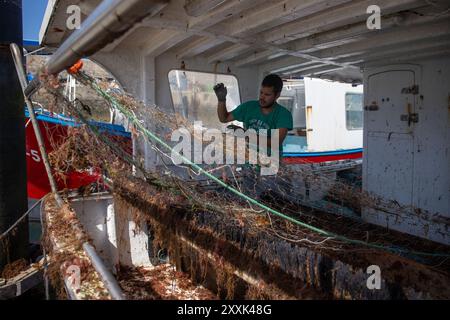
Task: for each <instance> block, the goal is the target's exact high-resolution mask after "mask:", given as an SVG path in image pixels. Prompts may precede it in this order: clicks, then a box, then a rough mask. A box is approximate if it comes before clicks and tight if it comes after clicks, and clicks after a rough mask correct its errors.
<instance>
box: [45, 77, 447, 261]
mask: <svg viewBox="0 0 450 320" xmlns="http://www.w3.org/2000/svg"><path fill="white" fill-rule="evenodd" d="M73 76H74V77H75V78H76V79H77V81H78V83H79V85H82V86H84V87H85V88H86V89H87V90H90V91H91V93H92V95H97V96H98V97H100V98H102V99H103V100H104V102H105V103H106V105H107V106H108V108H109V110H108V112H110V113H111V115H113V117H114V118H115V119H117V118H120V119H121V124H122V125H124V126H125V128H126V129H127V130H128V131H129V132H131V137H132V139H125V138H124V137H117V136H115V135H114V134H111V133H110V132H108V131H107V130H105V128H104V127H102V126H101V125H99V124H98V123H94V122H93V121H92V119H91V115H92V110H94V109H96V106H95V105H92V104H89V103H87V102H86V101H82V100H80V99H71V100H69V99H68V98H67V97H66V96H65V95H64V92H63V91H64V90H63V86H62V85H61V84H60V83H59V82H58V79H57V78H53V77H45V76H43V77H42V78H43V80H44V83H45V85H44V87H43V88H42V89H41V91H42V93H43V94H47V95H48V105H47V106H46V108H47V109H49V110H50V111H55V112H59V110H61V108H62V107H63V106H64V110H65V112H66V114H67V115H68V116H70V117H72V118H74V119H76V120H77V122H78V123H80V124H81V125H79V126H75V127H72V128H69V131H68V136H67V137H66V138H65V139H63V140H59V141H56V139H55V140H54V141H52V147H53V152H52V153H51V154H50V160H51V162H52V166H53V170H54V172H55V174H56V175H58V176H60V177H61V178H62V179H64V177H65V175H67V173H68V172H70V171H73V170H76V171H86V170H91V171H95V172H97V173H100V174H101V175H102V176H103V177H105V179H104V180H105V181H113V182H114V183H129V180H127V179H126V177H131V176H133V177H139V178H140V179H142V180H143V181H145V182H146V183H148V184H151V185H153V186H155V187H156V188H158V189H159V190H161V192H162V193H164V194H165V195H167V196H168V197H171V198H172V199H180V201H179V203H180V204H181V203H183V206H184V207H185V209H186V210H192V211H193V212H195V211H203V212H204V211H208V212H213V213H214V214H216V215H220V216H221V217H223V220H224V221H227V223H230V224H233V225H237V226H246V227H250V228H252V229H254V231H255V232H267V233H270V234H273V235H275V236H277V237H279V238H281V239H284V240H286V241H289V242H292V243H298V244H301V245H302V246H309V247H314V248H315V249H316V250H323V251H326V252H329V253H334V254H337V253H339V252H345V253H349V252H350V253H351V252H365V251H373V250H384V251H389V252H392V253H395V254H399V255H403V256H407V257H411V258H414V259H416V260H420V261H421V262H424V263H427V264H431V265H439V266H445V265H447V260H448V258H449V257H450V250H449V249H448V247H446V246H444V245H438V244H436V243H433V242H429V241H425V240H419V239H418V238H415V237H411V236H407V235H404V234H400V233H397V232H395V231H387V230H386V229H384V228H380V227H376V226H373V225H369V224H367V223H364V222H363V221H362V219H361V208H365V209H364V210H366V212H369V214H370V212H377V211H385V212H389V213H390V214H392V215H394V216H397V217H398V218H399V219H403V217H405V216H423V215H428V216H429V217H434V216H435V214H434V213H430V212H424V211H423V210H420V209H417V208H414V207H411V206H402V205H400V204H399V203H397V202H395V201H391V200H390V199H382V198H380V197H378V196H376V195H372V194H369V193H367V192H364V191H363V190H362V188H361V184H360V175H358V172H357V169H356V171H353V172H352V171H345V172H347V173H348V172H350V174H347V175H343V174H341V173H336V171H333V170H330V166H321V165H317V164H314V163H307V162H303V163H301V164H296V165H291V164H285V163H283V160H282V159H281V160H280V161H279V162H277V164H276V170H275V174H274V173H273V172H272V174H263V171H264V170H266V169H268V168H271V166H272V165H273V162H271V159H272V158H271V155H267V154H265V153H264V152H256V153H255V152H254V151H255V144H254V143H252V140H251V139H252V138H251V137H247V138H245V137H244V136H243V135H242V134H243V132H242V131H235V130H234V129H228V130H226V131H221V132H218V130H215V131H211V130H208V128H205V127H202V126H199V125H198V124H197V123H192V122H190V121H189V120H188V119H186V118H183V117H182V116H181V115H179V114H177V113H175V112H174V111H173V110H169V109H167V108H162V107H158V106H155V105H145V104H144V103H143V102H141V101H138V100H136V99H135V98H133V96H131V95H130V94H127V93H126V92H124V91H122V90H121V89H119V88H117V86H115V87H114V88H112V87H111V85H110V83H109V82H108V81H102V80H99V79H94V78H92V77H91V76H89V75H88V74H86V73H85V72H83V71H81V72H78V73H77V74H75V75H73ZM212 107H215V106H212ZM50 136H51V135H50ZM180 141H184V142H185V143H184V144H183V146H184V148H181V147H180V145H181V144H180ZM186 141H188V142H186ZM255 154H256V162H252V161H250V160H252V157H254V156H255ZM205 155H206V156H205ZM196 157H199V158H200V160H201V161H196V160H198V158H196ZM205 159H206V160H205ZM242 159H244V160H242ZM253 160H255V159H254V158H253ZM278 164H279V165H278ZM127 181H128V182H127Z"/></svg>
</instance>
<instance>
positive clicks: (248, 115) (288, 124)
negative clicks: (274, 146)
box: [231, 100, 293, 134]
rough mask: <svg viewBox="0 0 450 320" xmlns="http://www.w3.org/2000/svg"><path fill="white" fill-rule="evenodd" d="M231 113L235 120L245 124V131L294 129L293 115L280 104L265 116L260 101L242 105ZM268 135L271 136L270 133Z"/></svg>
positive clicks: (276, 104)
mask: <svg viewBox="0 0 450 320" xmlns="http://www.w3.org/2000/svg"><path fill="white" fill-rule="evenodd" d="M231 113H232V114H233V117H234V120H237V121H241V122H243V123H244V129H245V130H248V129H254V130H256V131H257V132H258V131H259V129H267V130H271V129H281V128H287V129H288V130H292V129H293V120H292V114H291V113H290V112H289V110H288V109H286V108H285V107H283V106H282V105H279V104H278V103H275V105H274V108H273V110H272V112H271V113H269V114H263V113H262V112H261V106H260V105H259V101H256V100H253V101H248V102H245V103H243V104H241V105H240V106H238V107H237V108H236V109H234V110H233V111H232V112H231ZM268 133H269V134H270V131H268Z"/></svg>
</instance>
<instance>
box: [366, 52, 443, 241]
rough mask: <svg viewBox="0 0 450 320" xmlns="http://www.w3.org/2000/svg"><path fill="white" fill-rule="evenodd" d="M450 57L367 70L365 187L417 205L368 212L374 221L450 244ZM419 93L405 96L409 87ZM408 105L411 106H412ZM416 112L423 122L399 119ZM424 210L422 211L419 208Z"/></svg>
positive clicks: (374, 192) (404, 202)
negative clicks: (404, 90) (416, 86)
mask: <svg viewBox="0 0 450 320" xmlns="http://www.w3.org/2000/svg"><path fill="white" fill-rule="evenodd" d="M449 82H450V59H448V58H442V59H439V60H437V59H435V60H427V61H425V60H424V61H415V63H414V64H405V65H392V66H385V67H378V68H372V69H369V70H367V72H366V74H365V86H366V99H365V100H366V101H365V104H366V105H367V106H371V105H373V106H375V105H377V106H378V108H379V109H378V110H377V111H376V110H374V109H376V108H375V107H371V108H369V110H370V109H372V110H373V111H369V110H367V111H365V128H366V131H365V134H364V148H365V157H364V165H363V188H364V190H367V191H369V192H371V193H373V194H375V195H379V196H382V197H383V198H385V199H386V200H393V201H394V203H399V204H400V205H403V206H413V207H414V209H409V210H403V211H398V210H395V209H394V208H395V205H394V206H392V205H391V208H390V209H389V210H388V211H390V212H391V213H386V212H384V211H377V212H375V211H374V210H372V209H368V208H365V210H363V218H364V219H365V220H366V221H368V222H371V223H375V224H379V225H383V226H386V227H388V228H391V229H395V230H399V231H402V232H407V233H410V234H413V235H417V236H420V237H423V238H426V239H430V240H433V241H437V242H442V243H446V244H449V243H450V232H449V230H448V228H449V219H450V108H449V97H450V89H449V87H448V83H449ZM414 84H416V85H418V86H419V94H417V95H413V94H405V93H403V94H402V89H403V88H405V87H407V86H410V85H414ZM408 105H409V107H408ZM408 109H409V111H410V112H411V113H417V114H418V117H419V121H418V123H413V122H412V123H410V124H409V123H408V121H400V116H401V115H407V114H408ZM418 209H419V210H421V211H419V210H418Z"/></svg>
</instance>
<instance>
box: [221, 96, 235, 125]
mask: <svg viewBox="0 0 450 320" xmlns="http://www.w3.org/2000/svg"><path fill="white" fill-rule="evenodd" d="M217 115H218V116H219V121H220V122H222V123H227V122H230V121H234V117H233V114H232V113H231V112H228V111H227V104H226V102H225V101H219V103H218V105H217Z"/></svg>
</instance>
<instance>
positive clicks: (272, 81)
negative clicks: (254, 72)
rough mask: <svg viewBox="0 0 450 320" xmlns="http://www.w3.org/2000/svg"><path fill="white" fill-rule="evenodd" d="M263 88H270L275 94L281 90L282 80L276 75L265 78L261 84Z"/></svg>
mask: <svg viewBox="0 0 450 320" xmlns="http://www.w3.org/2000/svg"><path fill="white" fill-rule="evenodd" d="M261 85H262V86H263V87H272V88H273V91H274V92H275V94H278V93H280V92H281V90H283V80H281V78H280V77H279V76H278V75H276V74H269V75H268V76H266V77H265V78H264V80H263V82H262V84H261Z"/></svg>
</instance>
